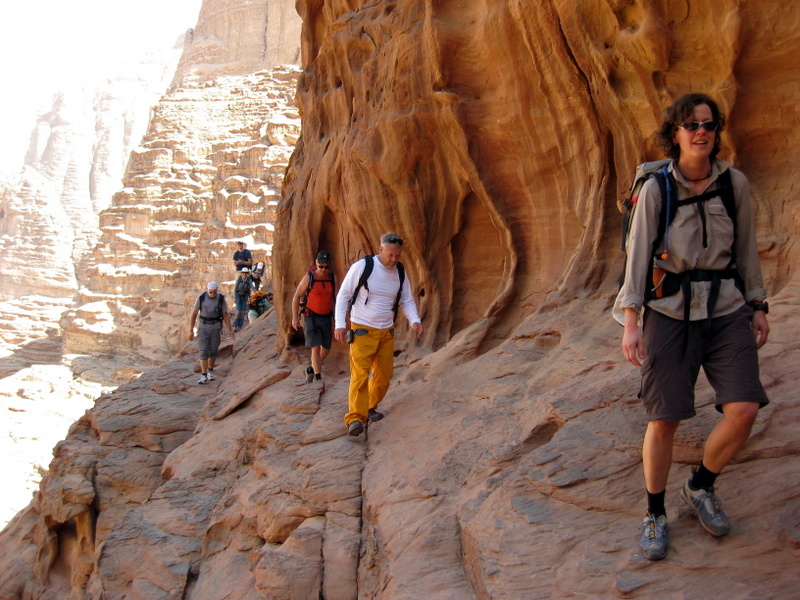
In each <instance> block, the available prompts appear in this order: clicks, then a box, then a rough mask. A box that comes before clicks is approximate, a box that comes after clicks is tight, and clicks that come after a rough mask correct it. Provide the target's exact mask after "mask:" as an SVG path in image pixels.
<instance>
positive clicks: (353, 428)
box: [347, 421, 364, 435]
mask: <svg viewBox="0 0 800 600" xmlns="http://www.w3.org/2000/svg"><path fill="white" fill-rule="evenodd" d="M362 433H364V425H363V424H362V423H361V421H353V422H352V423H350V425H348V427H347V435H361V434H362Z"/></svg>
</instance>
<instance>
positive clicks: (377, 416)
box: [369, 408, 383, 423]
mask: <svg viewBox="0 0 800 600" xmlns="http://www.w3.org/2000/svg"><path fill="white" fill-rule="evenodd" d="M382 418H383V413H380V412H378V411H377V410H375V409H374V408H370V409H369V421H370V423H375V422H376V421H380V420H381V419H382Z"/></svg>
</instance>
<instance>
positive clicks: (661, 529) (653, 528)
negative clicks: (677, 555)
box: [639, 513, 669, 560]
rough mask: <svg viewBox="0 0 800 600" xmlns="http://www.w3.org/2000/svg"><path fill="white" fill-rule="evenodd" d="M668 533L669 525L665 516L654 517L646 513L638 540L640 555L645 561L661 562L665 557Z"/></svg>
mask: <svg viewBox="0 0 800 600" xmlns="http://www.w3.org/2000/svg"><path fill="white" fill-rule="evenodd" d="M668 533H669V523H667V515H658V516H657V517H654V516H653V515H651V514H650V513H647V514H646V515H645V517H644V521H642V537H641V538H640V539H639V546H640V547H641V548H642V555H643V556H644V557H645V558H646V559H647V560H661V559H662V558H664V557H665V556H666V555H667V534H668Z"/></svg>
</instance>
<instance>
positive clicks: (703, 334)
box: [640, 305, 769, 421]
mask: <svg viewBox="0 0 800 600" xmlns="http://www.w3.org/2000/svg"><path fill="white" fill-rule="evenodd" d="M752 314H753V313H752V310H751V309H750V307H749V306H747V305H744V306H742V307H741V308H740V309H739V310H737V311H735V312H733V313H731V314H729V315H725V316H722V317H717V318H715V319H711V325H710V328H708V329H707V328H706V325H707V322H706V321H691V322H690V323H689V342H688V344H687V346H686V354H685V355H682V354H683V331H684V329H683V328H684V323H683V321H679V320H677V319H672V318H670V317H667V316H665V315H662V314H661V313H659V312H656V311H654V310H646V311H645V315H644V325H643V329H642V336H643V340H644V350H645V353H646V356H645V358H644V360H643V361H642V390H641V393H640V395H641V398H642V402H643V403H644V407H645V410H646V411H647V419H648V420H649V421H682V420H683V419H688V418H690V417H693V416H694V415H695V414H696V411H695V408H694V386H695V383H697V376H698V375H699V373H700V367H702V368H703V371H704V372H705V374H706V378H707V379H708V382H709V383H710V384H711V387H712V388H714V391H715V392H716V394H717V396H716V399H715V401H714V405H715V408H716V409H717V410H718V411H720V412H722V405H723V404H728V403H731V402H758V404H759V405H760V406H762V407H763V406H766V405H767V404H768V403H769V399H768V398H767V393H766V392H765V391H764V386H762V385H761V381H760V380H759V371H758V351H757V348H756V341H755V335H754V334H753V328H752V326H751V324H750V319H751V317H752Z"/></svg>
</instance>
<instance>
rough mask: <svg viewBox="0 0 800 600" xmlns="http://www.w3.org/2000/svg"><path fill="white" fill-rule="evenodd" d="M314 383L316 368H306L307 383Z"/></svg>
mask: <svg viewBox="0 0 800 600" xmlns="http://www.w3.org/2000/svg"><path fill="white" fill-rule="evenodd" d="M312 381H314V367H306V383H311V382H312Z"/></svg>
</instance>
